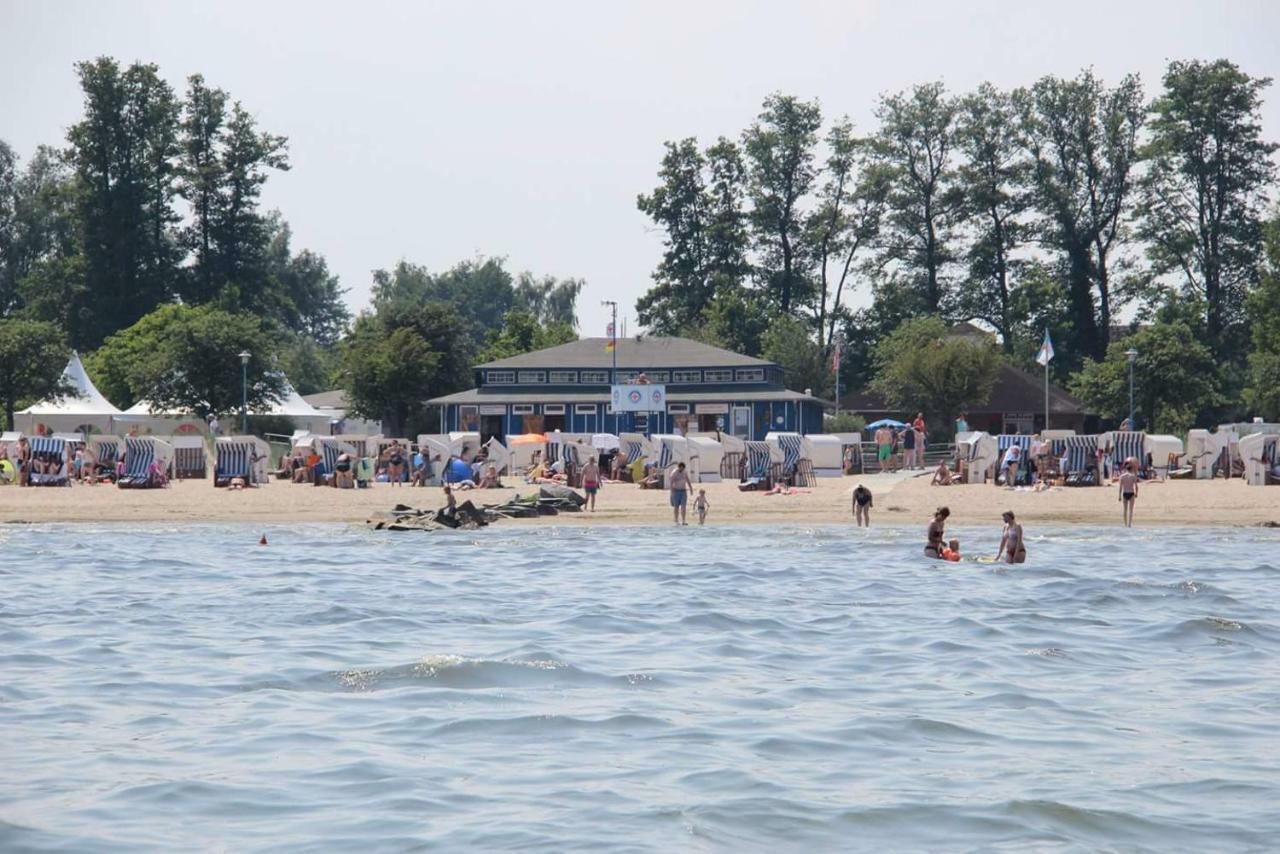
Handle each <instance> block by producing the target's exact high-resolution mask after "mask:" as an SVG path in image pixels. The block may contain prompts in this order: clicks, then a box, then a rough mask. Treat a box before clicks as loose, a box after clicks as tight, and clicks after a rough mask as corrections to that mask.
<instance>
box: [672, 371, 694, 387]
mask: <svg viewBox="0 0 1280 854" xmlns="http://www.w3.org/2000/svg"><path fill="white" fill-rule="evenodd" d="M671 382H672V384H673V385H685V384H690V383H700V382H702V371H672V372H671Z"/></svg>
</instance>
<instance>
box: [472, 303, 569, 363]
mask: <svg viewBox="0 0 1280 854" xmlns="http://www.w3.org/2000/svg"><path fill="white" fill-rule="evenodd" d="M577 340H578V333H577V332H575V331H574V329H573V327H572V326H570V325H569V324H568V323H565V322H563V321H558V320H553V321H551V322H550V323H539V322H538V318H537V317H536V316H535V315H534V314H533V313H532V312H529V311H526V310H524V309H512V310H511V311H509V312H507V316H506V317H505V318H503V322H502V329H500V330H497V331H495V332H494V333H493V334H492V335H491V337H490V338H489V344H488V346H487V347H485V349H484V351H483V352H482V353H481V354H480V357H479V361H480V362H491V361H494V360H495V359H506V358H509V357H511V356H519V355H520V354H521V353H531V352H533V351H534V350H543V349H545V348H547V347H555V346H558V345H560V344H567V343H569V342H570V341H577Z"/></svg>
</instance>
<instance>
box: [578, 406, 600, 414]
mask: <svg viewBox="0 0 1280 854" xmlns="http://www.w3.org/2000/svg"><path fill="white" fill-rule="evenodd" d="M597 413H598V410H597V409H596V405H595V404H594V403H575V404H574V405H573V414H574V415H595V414H597Z"/></svg>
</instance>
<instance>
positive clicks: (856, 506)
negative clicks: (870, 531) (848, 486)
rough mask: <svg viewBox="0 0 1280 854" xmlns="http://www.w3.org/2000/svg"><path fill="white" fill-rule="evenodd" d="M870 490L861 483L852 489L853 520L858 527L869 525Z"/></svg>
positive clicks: (867, 526) (868, 526)
mask: <svg viewBox="0 0 1280 854" xmlns="http://www.w3.org/2000/svg"><path fill="white" fill-rule="evenodd" d="M871 504H872V499H871V490H869V489H867V488H866V487H865V486H863V485H862V484H858V488H857V489H855V490H854V491H853V521H854V522H855V523H856V524H857V526H858V527H859V528H870V527H871Z"/></svg>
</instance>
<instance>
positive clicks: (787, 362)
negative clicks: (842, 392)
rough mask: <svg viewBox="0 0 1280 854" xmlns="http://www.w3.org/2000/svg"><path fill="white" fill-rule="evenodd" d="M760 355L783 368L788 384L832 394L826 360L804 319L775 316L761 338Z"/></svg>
mask: <svg viewBox="0 0 1280 854" xmlns="http://www.w3.org/2000/svg"><path fill="white" fill-rule="evenodd" d="M760 350H761V356H762V357H763V358H765V359H768V360H769V361H770V362H774V363H775V364H778V365H780V366H781V367H782V369H783V371H785V372H786V381H787V385H788V386H789V387H791V388H796V389H806V388H807V389H810V390H812V391H813V393H814V394H816V395H819V396H822V395H829V394H831V391H832V388H831V386H832V374H831V371H830V370H829V369H828V365H827V358H826V355H825V354H824V353H823V351H822V349H821V348H820V347H819V346H818V344H817V343H816V342H815V341H814V340H813V337H812V336H811V335H810V331H809V326H808V325H807V324H806V323H805V322H804V321H802V320H800V319H798V318H795V317H789V316H787V315H785V314H776V315H774V316H773V317H772V318H771V319H770V321H769V323H768V325H767V326H766V327H765V329H764V332H763V333H761V335H760Z"/></svg>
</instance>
